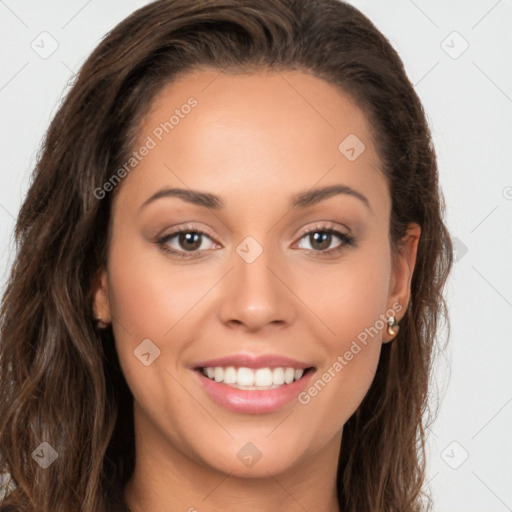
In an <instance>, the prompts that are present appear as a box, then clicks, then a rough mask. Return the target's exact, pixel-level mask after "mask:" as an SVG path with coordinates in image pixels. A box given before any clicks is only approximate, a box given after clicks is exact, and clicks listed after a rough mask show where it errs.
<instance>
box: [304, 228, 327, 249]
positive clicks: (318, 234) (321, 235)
mask: <svg viewBox="0 0 512 512" xmlns="http://www.w3.org/2000/svg"><path fill="white" fill-rule="evenodd" d="M331 241H332V235H331V233H327V232H326V231H315V232H314V233H310V234H309V243H310V244H311V247H313V249H318V250H319V251H325V250H326V249H329V247H330V245H331Z"/></svg>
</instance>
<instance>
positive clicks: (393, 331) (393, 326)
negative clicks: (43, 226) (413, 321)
mask: <svg viewBox="0 0 512 512" xmlns="http://www.w3.org/2000/svg"><path fill="white" fill-rule="evenodd" d="M399 330H400V325H399V324H398V320H397V319H396V317H395V316H390V317H388V334H389V335H390V336H396V335H397V334H398V331H399Z"/></svg>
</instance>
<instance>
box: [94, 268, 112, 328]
mask: <svg viewBox="0 0 512 512" xmlns="http://www.w3.org/2000/svg"><path fill="white" fill-rule="evenodd" d="M92 305H93V314H94V318H96V319H99V320H101V322H102V323H103V324H109V323H111V322H112V314H111V310H110V300H109V298H108V284H107V271H106V270H102V271H101V272H100V274H99V275H98V276H97V277H96V279H95V280H94V283H93V304H92Z"/></svg>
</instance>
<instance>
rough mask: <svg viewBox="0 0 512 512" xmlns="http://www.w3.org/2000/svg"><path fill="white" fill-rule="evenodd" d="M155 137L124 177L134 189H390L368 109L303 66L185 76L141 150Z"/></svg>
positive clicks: (149, 115) (145, 128)
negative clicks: (169, 186)
mask: <svg viewBox="0 0 512 512" xmlns="http://www.w3.org/2000/svg"><path fill="white" fill-rule="evenodd" d="M191 105H193V106H191ZM149 140H151V141H152V143H151V146H152V149H151V150H150V151H149V152H147V153H148V154H147V155H146V156H145V157H144V158H143V159H141V161H140V163H138V165H137V168H136V170H135V171H134V172H131V173H130V175H129V176H128V178H127V181H128V182H132V185H131V187H134V189H135V188H136V189H137V190H136V193H137V194H139V193H140V194H143V193H144V194H146V195H147V194H149V193H150V192H151V191H152V190H153V189H154V188H155V187H157V186H159V185H163V184H173V185H175V184H179V185H180V186H182V187H183V186H185V187H189V188H194V189H198V188H199V189H205V190H209V191H212V192H215V193H217V192H218V193H219V194H222V193H223V192H225V193H226V194H229V193H230V192H235V191H236V192H237V195H243V194H244V191H245V193H246V194H250V195H251V196H254V195H255V194H258V193H261V194H266V193H268V189H269V188H271V189H272V190H273V193H274V194H279V192H280V191H283V192H285V191H287V190H291V188H293V187H294V186H295V184H296V188H297V189H300V190H303V189H304V188H310V187H313V186H314V185H315V184H316V183H319V185H322V186H325V185H329V184H334V183H343V184H346V185H349V186H355V187H363V188H367V187H368V186H369V185H371V184H372V183H373V187H374V188H375V186H377V187H380V188H381V189H382V187H385V181H384V179H383V176H382V174H381V173H380V171H379V169H380V161H379V158H378V155H377V154H376V151H375V148H374V144H373V141H372V134H371V130H370V127H369V122H368V120H367V117H366V115H365V114H364V112H362V111H361V110H360V109H359V108H358V107H357V106H356V105H355V103H354V102H353V101H352V99H351V98H350V96H349V95H348V94H345V93H343V91H341V90H339V89H338V88H336V87H335V86H333V85H331V84H329V83H327V82H326V81H324V80H322V79H320V78H317V77H315V76H312V75H309V74H306V73H303V72H300V71H261V72H257V73H250V74H249V73H245V74H241V73H240V74H232V73H223V72H221V71H219V70H212V69H201V70H194V71H192V72H189V73H187V74H184V75H182V76H180V77H179V78H178V79H177V80H175V81H173V82H172V83H170V84H168V85H167V86H165V87H164V88H163V89H162V90H161V91H160V93H159V94H158V95H157V96H156V97H155V99H154V100H153V103H152V105H151V108H150V110H149V111H148V112H146V114H145V115H144V117H143V121H142V123H141V125H140V129H139V139H138V141H137V143H136V145H135V146H136V148H134V149H137V148H138V147H139V146H140V147H142V146H143V145H145V144H146V145H147V143H148V141H149ZM320 182H321V183H320ZM127 185H128V183H127ZM153 191H154V190H153ZM370 195H372V194H371V191H370Z"/></svg>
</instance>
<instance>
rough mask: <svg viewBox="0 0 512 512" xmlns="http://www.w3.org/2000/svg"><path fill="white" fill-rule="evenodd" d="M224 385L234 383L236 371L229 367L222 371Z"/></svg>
mask: <svg viewBox="0 0 512 512" xmlns="http://www.w3.org/2000/svg"><path fill="white" fill-rule="evenodd" d="M224 383H225V384H235V383H236V370H235V369H234V368H233V367H232V366H229V367H228V368H226V369H225V370H224Z"/></svg>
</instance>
